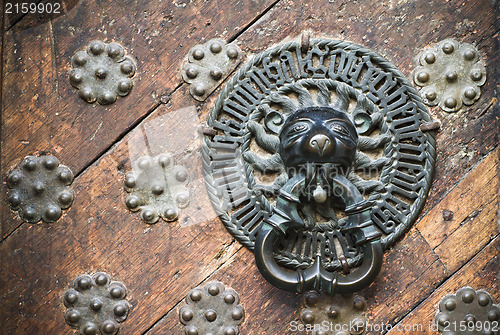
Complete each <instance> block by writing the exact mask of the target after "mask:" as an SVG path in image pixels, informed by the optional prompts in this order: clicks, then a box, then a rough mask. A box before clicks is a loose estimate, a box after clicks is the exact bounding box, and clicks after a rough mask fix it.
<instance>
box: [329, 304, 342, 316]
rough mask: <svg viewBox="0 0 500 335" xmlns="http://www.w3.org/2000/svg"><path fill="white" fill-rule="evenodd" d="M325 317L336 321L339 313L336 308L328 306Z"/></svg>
mask: <svg viewBox="0 0 500 335" xmlns="http://www.w3.org/2000/svg"><path fill="white" fill-rule="evenodd" d="M327 315H328V317H329V318H330V319H336V318H338V317H339V315H340V311H339V309H338V308H337V307H334V306H330V308H328V312H327Z"/></svg>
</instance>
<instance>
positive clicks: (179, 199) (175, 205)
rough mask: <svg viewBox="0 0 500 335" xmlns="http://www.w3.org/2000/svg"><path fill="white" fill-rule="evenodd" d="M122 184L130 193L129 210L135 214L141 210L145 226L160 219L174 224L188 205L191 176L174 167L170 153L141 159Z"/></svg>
mask: <svg viewBox="0 0 500 335" xmlns="http://www.w3.org/2000/svg"><path fill="white" fill-rule="evenodd" d="M123 184H124V188H125V190H126V191H127V192H128V193H130V195H128V196H127V198H126V199H125V204H126V206H127V207H128V209H130V210H131V211H134V212H135V211H139V210H140V211H141V215H140V216H141V219H142V220H143V221H145V222H146V223H150V224H152V223H155V222H157V221H158V218H159V217H161V218H163V219H164V220H165V221H175V220H177V218H178V217H179V212H180V209H181V208H185V207H186V206H188V205H189V189H188V188H187V185H188V184H189V173H188V171H187V169H186V168H184V167H183V166H180V165H174V158H173V157H172V155H171V154H168V153H165V154H161V155H158V156H156V157H149V156H144V157H141V158H139V159H138V160H137V161H136V162H134V163H133V170H132V171H131V172H129V173H127V174H126V175H125V179H124V181H123Z"/></svg>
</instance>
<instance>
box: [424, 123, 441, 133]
mask: <svg viewBox="0 0 500 335" xmlns="http://www.w3.org/2000/svg"><path fill="white" fill-rule="evenodd" d="M439 128H441V122H439V121H431V122H426V123H422V124H421V125H420V130H421V131H431V130H438V129H439Z"/></svg>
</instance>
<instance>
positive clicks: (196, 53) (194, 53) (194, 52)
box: [193, 49, 205, 60]
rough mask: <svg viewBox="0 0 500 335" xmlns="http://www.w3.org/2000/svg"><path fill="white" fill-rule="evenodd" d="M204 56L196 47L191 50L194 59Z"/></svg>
mask: <svg viewBox="0 0 500 335" xmlns="http://www.w3.org/2000/svg"><path fill="white" fill-rule="evenodd" d="M203 57H205V53H204V52H203V50H201V49H196V50H194V51H193V58H194V59H196V60H201V59H203Z"/></svg>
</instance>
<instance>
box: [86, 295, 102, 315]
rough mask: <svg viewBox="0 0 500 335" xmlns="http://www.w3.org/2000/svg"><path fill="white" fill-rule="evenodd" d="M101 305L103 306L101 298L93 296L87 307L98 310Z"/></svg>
mask: <svg viewBox="0 0 500 335" xmlns="http://www.w3.org/2000/svg"><path fill="white" fill-rule="evenodd" d="M102 306H103V303H102V301H101V300H99V299H95V298H94V299H92V300H90V303H89V307H90V309H92V310H93V311H95V312H97V311H100V310H101V308H102Z"/></svg>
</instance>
